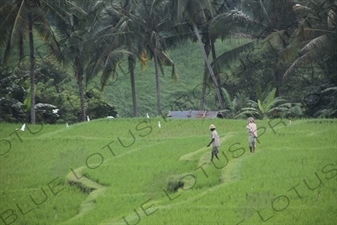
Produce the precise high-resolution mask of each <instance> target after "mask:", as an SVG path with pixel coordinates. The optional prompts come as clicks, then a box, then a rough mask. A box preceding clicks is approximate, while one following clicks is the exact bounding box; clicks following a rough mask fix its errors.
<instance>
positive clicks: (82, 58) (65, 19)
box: [51, 1, 125, 121]
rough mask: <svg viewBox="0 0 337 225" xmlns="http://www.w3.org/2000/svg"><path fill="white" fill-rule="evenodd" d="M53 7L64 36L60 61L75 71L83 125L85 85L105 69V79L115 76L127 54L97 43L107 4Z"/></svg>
mask: <svg viewBox="0 0 337 225" xmlns="http://www.w3.org/2000/svg"><path fill="white" fill-rule="evenodd" d="M51 7H53V8H56V9H57V11H58V13H57V14H53V15H52V16H53V18H54V19H55V21H56V24H57V30H58V32H59V34H60V36H61V40H60V41H59V43H60V45H61V48H62V55H61V57H60V58H58V60H59V61H61V62H63V63H64V65H65V66H66V67H68V66H69V65H70V66H71V68H72V69H73V70H74V76H75V78H76V81H77V85H78V90H79V96H80V106H81V121H86V108H87V106H86V105H85V98H84V94H85V93H84V81H85V80H86V81H88V80H90V79H91V78H92V77H93V76H94V75H95V74H96V73H97V72H98V71H99V70H100V69H102V68H103V76H105V77H106V76H108V74H111V73H113V71H115V65H116V64H117V62H118V61H119V60H120V59H121V58H122V57H123V56H124V53H125V52H124V51H123V50H121V51H117V52H115V48H116V47H115V46H114V45H112V44H111V43H109V42H104V41H107V40H108V39H104V40H103V39H100V40H97V39H96V36H95V35H96V33H97V32H98V31H99V29H100V28H101V23H102V22H101V16H102V15H101V12H102V11H103V10H105V8H106V5H105V4H104V2H102V1H96V2H92V1H76V2H75V1H67V2H66V3H65V5H57V4H51ZM116 55H117V56H116ZM95 60H96V61H95ZM86 72H87V74H86ZM88 74H89V75H88ZM86 75H87V76H86Z"/></svg>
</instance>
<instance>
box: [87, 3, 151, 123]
mask: <svg viewBox="0 0 337 225" xmlns="http://www.w3.org/2000/svg"><path fill="white" fill-rule="evenodd" d="M137 8H138V3H137V2H135V1H126V2H125V3H124V4H122V6H116V7H114V6H112V7H111V6H110V7H109V6H107V7H106V8H105V10H104V12H103V15H102V17H101V20H102V21H103V24H102V28H101V29H100V31H99V32H98V33H97V34H96V37H97V39H98V40H99V41H100V42H102V41H103V42H104V43H107V41H108V40H109V43H112V44H113V45H115V46H120V45H123V46H125V49H126V50H127V52H125V53H126V54H127V59H125V60H124V61H127V67H128V72H127V74H130V83H131V96H132V108H133V116H135V117H136V116H137V99H136V85H135V66H136V62H137V61H138V60H137V59H139V61H140V63H141V65H144V63H146V61H147V59H143V56H144V54H142V53H143V51H142V46H141V41H140V35H139V33H138V32H136V27H135V23H136V21H133V20H132V19H134V18H135V17H132V16H130V15H131V14H133V13H135V12H136V10H137ZM98 55H100V56H101V54H98ZM93 61H95V60H93ZM98 61H99V60H96V62H98ZM121 63H122V64H124V63H123V62H121ZM116 66H117V67H119V68H121V67H125V65H116ZM116 69H118V68H116ZM122 70H123V69H122ZM123 73H125V72H124V70H123ZM89 74H95V73H94V72H91V73H89ZM109 75H110V74H109V73H103V74H102V76H101V88H102V90H103V89H104V88H105V86H106V85H107V81H108V78H109ZM117 77H118V72H116V71H115V72H114V73H112V79H113V80H115V79H117Z"/></svg>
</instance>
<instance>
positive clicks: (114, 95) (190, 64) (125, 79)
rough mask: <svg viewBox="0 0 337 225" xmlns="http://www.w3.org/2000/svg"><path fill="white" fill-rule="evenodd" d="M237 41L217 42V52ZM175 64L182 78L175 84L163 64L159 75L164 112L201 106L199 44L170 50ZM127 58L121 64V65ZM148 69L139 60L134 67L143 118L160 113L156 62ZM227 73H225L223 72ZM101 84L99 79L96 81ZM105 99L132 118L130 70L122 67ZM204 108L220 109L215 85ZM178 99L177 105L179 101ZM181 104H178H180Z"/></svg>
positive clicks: (151, 62)
mask: <svg viewBox="0 0 337 225" xmlns="http://www.w3.org/2000/svg"><path fill="white" fill-rule="evenodd" d="M244 42H245V41H244V40H242V41H237V42H220V41H219V42H216V51H217V54H221V53H222V52H224V51H228V50H230V49H231V48H234V47H235V46H237V45H238V44H240V43H244ZM168 54H169V56H170V57H171V58H172V60H173V61H174V63H175V68H176V69H177V71H178V73H179V79H178V81H177V82H176V83H175V82H173V80H172V79H171V68H170V67H164V75H161V76H160V85H161V102H162V109H163V111H164V112H167V111H168V110H170V109H171V110H181V109H180V108H182V109H184V110H189V109H199V104H200V98H201V97H200V95H201V88H202V83H203V81H202V80H203V73H204V61H203V58H202V54H201V51H200V48H199V46H198V44H197V43H188V44H186V45H185V46H181V48H178V49H173V50H170V51H169V52H168ZM126 64H127V61H125V62H123V63H122V64H121V67H123V68H124V66H125V65H126ZM147 64H148V65H147V68H146V70H144V71H141V69H140V65H139V63H138V62H137V65H136V67H135V76H136V77H135V83H136V93H137V106H138V116H139V117H144V116H145V115H146V113H149V114H150V116H155V115H157V105H156V99H157V96H156V87H155V72H154V65H153V61H152V60H149V61H148V63H147ZM221 74H222V75H224V74H223V73H221ZM226 79H227V78H226ZM96 82H97V83H99V80H97V81H96ZM104 92H105V95H106V99H107V100H108V101H109V102H110V103H112V104H113V105H115V106H116V107H117V109H118V111H119V115H120V116H121V117H132V115H133V114H132V98H131V88H130V76H129V73H128V69H126V68H124V69H123V71H122V70H119V72H118V78H117V80H116V81H114V82H113V83H112V82H110V85H109V84H108V86H107V88H106V89H105V91H104ZM206 94H207V96H206V97H205V109H208V110H218V107H217V102H216V101H215V91H214V88H213V87H212V85H210V86H209V89H208V90H207V91H206ZM177 101H178V102H179V103H178V104H176V102H177ZM177 105H178V106H177Z"/></svg>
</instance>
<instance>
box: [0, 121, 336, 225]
mask: <svg viewBox="0 0 337 225" xmlns="http://www.w3.org/2000/svg"><path fill="white" fill-rule="evenodd" d="M158 121H161V124H162V127H161V128H159V127H158V126H157V122H158ZM336 122H337V121H336V120H298V121H292V122H290V121H289V120H282V121H281V120H274V121H267V120H264V121H257V125H258V127H259V135H260V136H259V139H258V140H259V143H258V145H257V150H256V153H255V154H251V153H249V150H248V148H247V134H246V130H245V126H246V121H244V120H220V119H205V120H193V119H189V120H173V119H171V120H167V122H165V121H164V120H163V119H162V118H152V119H114V120H106V119H100V120H92V121H90V122H86V123H80V124H75V125H72V126H70V127H69V128H66V127H65V126H64V125H44V126H43V128H42V129H41V126H40V125H30V126H29V128H30V129H31V131H32V132H33V133H34V132H37V131H38V130H40V129H41V131H40V132H38V133H36V134H32V133H30V132H29V131H28V130H26V131H25V132H21V131H18V132H17V134H18V135H20V138H21V140H22V141H20V140H19V139H18V137H17V136H16V135H15V133H14V134H12V135H10V136H9V134H11V133H13V132H14V131H15V129H16V128H19V127H20V125H17V124H1V125H0V135H1V139H0V140H7V141H1V142H0V147H1V152H0V154H1V156H0V169H1V170H0V171H1V183H0V190H1V194H0V202H1V203H0V216H1V218H2V220H0V224H6V223H7V224H10V223H12V224H88V225H89V224H90V225H91V224H128V223H129V224H136V223H137V224H138V223H139V224H238V223H240V222H241V223H240V224H318V223H319V224H334V221H335V220H336V219H337V218H336V215H337V213H336V211H337V208H336V201H337V198H336V196H335V193H336V189H337V188H336V181H337V180H336V179H337V163H336V159H337V153H336V144H337V143H336V142H337V141H336V138H335V134H336V130H337V126H336ZM211 123H213V124H215V125H216V127H217V131H218V133H219V135H220V138H221V146H220V154H219V157H220V160H219V161H218V160H215V161H214V164H213V163H210V151H211V149H210V148H206V145H207V144H208V143H209V141H210V132H209V130H208V127H209V125H210V124H211ZM8 141H9V142H10V143H11V149H10V151H8V152H7V153H5V152H6V151H7V150H8ZM4 153H5V154H4ZM70 177H72V178H71V179H72V180H73V181H76V182H72V183H69V179H70ZM174 182H176V183H177V182H182V183H183V186H181V185H180V188H178V189H177V190H176V191H172V190H171V189H170V188H169V187H170V185H171V184H174ZM70 184H72V185H70ZM85 186H87V187H88V189H87V190H89V189H90V187H92V190H96V191H93V192H91V193H90V194H89V193H88V192H84V191H83V190H84V189H83V187H85ZM178 186H179V185H178ZM32 199H34V201H35V203H34V201H33V200H32ZM36 203H38V204H36ZM20 209H21V211H20ZM264 221H265V222H264Z"/></svg>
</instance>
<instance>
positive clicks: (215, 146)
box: [207, 124, 220, 162]
mask: <svg viewBox="0 0 337 225" xmlns="http://www.w3.org/2000/svg"><path fill="white" fill-rule="evenodd" d="M209 129H210V131H211V132H212V135H211V138H212V140H211V142H210V143H209V144H208V145H207V147H209V146H210V145H211V144H212V157H211V162H213V157H214V156H215V157H216V158H217V159H219V157H218V153H219V150H218V148H219V146H220V141H219V135H218V132H216V130H215V126H214V125H213V124H211V125H210V126H209ZM219 160H220V159H219Z"/></svg>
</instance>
